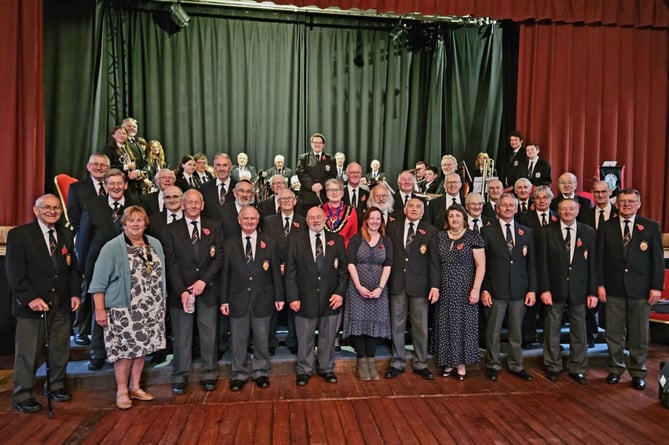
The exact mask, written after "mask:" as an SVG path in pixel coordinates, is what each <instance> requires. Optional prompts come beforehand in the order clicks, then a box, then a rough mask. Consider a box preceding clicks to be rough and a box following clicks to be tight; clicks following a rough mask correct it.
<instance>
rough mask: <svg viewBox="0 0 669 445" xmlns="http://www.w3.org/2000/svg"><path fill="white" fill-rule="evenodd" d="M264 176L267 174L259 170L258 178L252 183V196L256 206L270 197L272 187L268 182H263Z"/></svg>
mask: <svg viewBox="0 0 669 445" xmlns="http://www.w3.org/2000/svg"><path fill="white" fill-rule="evenodd" d="M266 176H267V173H265V171H264V170H260V171H259V172H258V177H257V178H256V180H255V181H254V182H253V195H254V196H255V203H256V205H258V204H259V203H260V201H264V200H265V199H267V198H269V197H270V196H271V195H272V187H271V185H270V183H269V181H266V180H265V177H266Z"/></svg>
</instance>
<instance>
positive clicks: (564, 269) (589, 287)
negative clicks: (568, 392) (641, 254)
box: [537, 198, 597, 383]
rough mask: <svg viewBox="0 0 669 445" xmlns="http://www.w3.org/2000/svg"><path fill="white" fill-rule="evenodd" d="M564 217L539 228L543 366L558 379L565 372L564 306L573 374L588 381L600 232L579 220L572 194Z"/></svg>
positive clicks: (569, 366) (561, 212) (562, 213)
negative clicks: (588, 330)
mask: <svg viewBox="0 0 669 445" xmlns="http://www.w3.org/2000/svg"><path fill="white" fill-rule="evenodd" d="M558 214H559V216H560V219H559V221H556V222H553V223H551V224H548V225H547V226H545V227H544V229H543V230H541V231H540V232H539V240H540V241H539V243H538V246H537V258H538V260H537V268H538V270H539V293H540V297H541V302H542V303H543V304H544V306H545V325H544V366H545V368H546V376H547V377H548V379H549V380H551V381H556V380H557V379H558V377H559V375H560V371H561V370H562V356H561V353H560V328H561V327H562V317H563V315H564V312H565V310H566V311H567V313H568V315H569V361H568V364H567V370H568V372H569V376H570V377H571V378H572V379H574V380H575V381H576V382H578V383H585V370H586V367H587V364H588V354H587V351H588V344H587V335H586V313H587V308H594V307H595V306H597V296H596V295H597V274H596V267H595V253H596V235H595V231H594V230H593V229H592V228H591V227H588V226H587V225H585V224H581V223H579V222H577V221H576V216H577V215H578V203H577V202H576V201H575V200H573V199H570V198H567V199H563V200H562V201H560V204H558Z"/></svg>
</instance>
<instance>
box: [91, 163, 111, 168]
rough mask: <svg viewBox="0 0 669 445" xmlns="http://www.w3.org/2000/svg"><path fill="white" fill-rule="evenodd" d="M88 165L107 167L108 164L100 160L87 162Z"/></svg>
mask: <svg viewBox="0 0 669 445" xmlns="http://www.w3.org/2000/svg"><path fill="white" fill-rule="evenodd" d="M88 165H90V166H91V167H95V168H104V167H109V165H107V164H103V163H102V162H89V163H88Z"/></svg>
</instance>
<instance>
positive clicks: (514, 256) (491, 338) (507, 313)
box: [481, 193, 537, 381]
mask: <svg viewBox="0 0 669 445" xmlns="http://www.w3.org/2000/svg"><path fill="white" fill-rule="evenodd" d="M517 211H518V201H517V200H516V197H515V196H513V195H511V194H508V193H505V194H503V195H502V197H501V198H500V200H499V203H498V206H497V215H498V220H497V223H493V224H491V225H489V226H486V227H484V228H483V229H482V230H481V236H483V240H484V241H485V253H486V274H485V278H484V279H483V286H482V292H481V301H482V302H483V305H484V306H485V307H486V308H488V326H487V328H486V354H485V366H486V376H487V377H488V379H490V380H492V381H496V380H497V376H498V374H499V370H500V369H501V368H502V365H501V361H500V356H499V349H500V332H501V329H502V322H503V321H504V317H506V318H507V326H508V329H509V356H508V360H507V361H508V364H509V369H510V371H511V373H512V374H514V375H515V376H517V377H519V378H521V379H523V380H527V381H531V380H533V378H532V376H531V375H530V374H528V373H527V372H526V371H525V370H524V369H523V356H522V350H521V326H522V321H523V314H524V312H525V306H532V305H534V303H535V300H536V292H537V274H536V263H535V251H534V246H535V243H534V234H533V232H532V229H530V228H529V227H526V226H523V225H521V224H518V223H517V222H516V221H515V220H514V216H515V214H516V212H517Z"/></svg>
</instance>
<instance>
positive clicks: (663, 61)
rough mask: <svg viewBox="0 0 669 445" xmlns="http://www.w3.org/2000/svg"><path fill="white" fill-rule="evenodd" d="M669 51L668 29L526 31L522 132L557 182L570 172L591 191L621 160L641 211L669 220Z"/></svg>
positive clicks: (550, 27) (551, 27)
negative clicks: (601, 172) (611, 163)
mask: <svg viewBox="0 0 669 445" xmlns="http://www.w3.org/2000/svg"><path fill="white" fill-rule="evenodd" d="M668 51H669V44H668V39H667V31H666V30H655V29H634V28H620V27H602V26H573V25H566V24H544V25H540V24H532V25H522V26H521V31H520V49H519V62H518V65H519V67H518V101H517V108H518V112H517V116H518V120H517V128H519V129H522V130H523V131H524V132H525V134H526V138H527V139H529V140H532V141H536V142H538V143H539V144H540V145H541V146H542V153H541V154H542V156H544V157H546V158H547V159H549V160H550V161H551V163H552V166H553V172H554V178H557V175H558V174H559V172H563V171H571V172H573V173H574V174H576V175H577V176H578V177H579V178H580V181H579V182H580V184H579V185H580V187H582V188H583V189H585V190H587V191H589V189H590V185H591V181H590V179H591V178H592V177H593V176H594V173H595V169H596V167H597V165H599V164H601V162H602V161H606V160H617V161H618V163H619V164H623V165H625V166H626V184H625V185H626V186H628V187H629V186H632V187H635V188H637V189H638V190H639V191H640V192H641V195H642V209H641V212H642V213H643V214H644V215H647V216H649V217H651V218H653V219H656V220H660V221H661V220H662V219H663V216H668V215H669V213H668V212H669V208H668V205H667V201H668V195H669V194H668V193H667V185H666V184H667V179H668V178H667V177H668V176H669V175H667V172H666V166H667V163H668V162H669V161H668V159H667V150H666V147H667V97H668V93H669V90H668V87H667V62H668V61H667V54H668ZM555 182H556V181H554V183H555ZM664 221H665V223H664V231H665V232H666V231H669V218H664Z"/></svg>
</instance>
